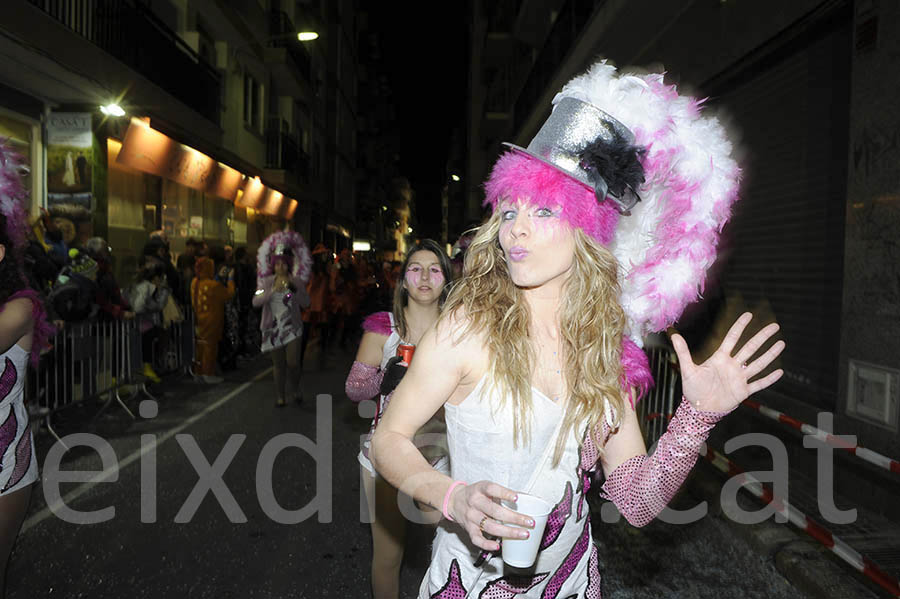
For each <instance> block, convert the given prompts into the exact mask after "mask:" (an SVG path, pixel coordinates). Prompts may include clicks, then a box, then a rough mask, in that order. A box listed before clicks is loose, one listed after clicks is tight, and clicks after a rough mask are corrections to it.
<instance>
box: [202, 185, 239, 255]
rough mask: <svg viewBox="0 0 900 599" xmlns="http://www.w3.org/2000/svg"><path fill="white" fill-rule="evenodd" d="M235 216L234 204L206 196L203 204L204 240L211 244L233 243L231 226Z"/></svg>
mask: <svg viewBox="0 0 900 599" xmlns="http://www.w3.org/2000/svg"><path fill="white" fill-rule="evenodd" d="M233 216H234V204H232V203H231V202H227V201H225V200H221V199H219V198H215V197H212V196H206V198H205V201H204V202H203V238H204V239H206V240H207V241H209V242H210V244H218V245H225V244H227V243H231V228H230V225H231V221H232V218H233Z"/></svg>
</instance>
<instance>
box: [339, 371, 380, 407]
mask: <svg viewBox="0 0 900 599" xmlns="http://www.w3.org/2000/svg"><path fill="white" fill-rule="evenodd" d="M383 376H384V372H383V371H382V370H381V369H380V368H378V367H377V366H371V365H369V364H363V363H362V362H359V361H354V362H353V366H351V367H350V374H348V375H347V382H346V383H344V391H346V392H347V397H349V398H350V400H351V401H353V402H357V403H358V402H361V401H363V400H366V399H372V398H373V397H377V396H378V390H379V389H381V379H382V377H383Z"/></svg>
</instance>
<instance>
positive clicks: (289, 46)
mask: <svg viewBox="0 0 900 599" xmlns="http://www.w3.org/2000/svg"><path fill="white" fill-rule="evenodd" d="M269 33H270V35H271V37H272V40H271V41H269V46H270V47H272V48H284V49H285V50H287V53H288V55H290V57H291V59H292V60H293V61H294V64H295V65H296V66H297V70H299V71H300V74H301V75H303V78H304V79H306V81H307V82H308V81H310V72H311V71H312V61H311V59H310V56H309V53H308V52H307V51H306V48H304V47H303V44H301V43H300V42H299V41H297V38H296V37H294V34H296V33H297V30H296V29H295V28H294V23H293V22H292V21H291V18H290V17H289V16H288V15H287V13H285V12H284V11H280V10H273V11H271V12H270V13H269Z"/></svg>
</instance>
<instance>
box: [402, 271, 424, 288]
mask: <svg viewBox="0 0 900 599" xmlns="http://www.w3.org/2000/svg"><path fill="white" fill-rule="evenodd" d="M406 282H407V283H408V284H410V285H412V286H413V287H418V286H419V283H421V282H422V269H421V268H419V267H418V266H413V267H410V268H408V269H407V270H406Z"/></svg>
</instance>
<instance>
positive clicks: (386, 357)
mask: <svg viewBox="0 0 900 599" xmlns="http://www.w3.org/2000/svg"><path fill="white" fill-rule="evenodd" d="M402 272H403V273H404V274H403V280H402V281H400V282H399V283H398V284H397V287H396V289H395V292H394V306H393V310H392V311H391V312H376V313H374V314H371V315H370V316H369V317H368V318H366V320H365V321H364V322H363V330H364V333H363V338H362V341H361V342H360V344H359V351H357V353H356V360H355V361H354V362H353V366H352V367H351V368H350V373H349V374H348V375H347V381H346V383H345V390H346V392H347V396H348V397H349V398H350V399H351V400H352V401H356V402H359V401H364V400H367V399H372V398H377V400H378V403H377V406H376V408H375V417H374V418H373V419H372V425H371V427H370V428H369V434H368V435H367V437H366V440H365V441H364V442H363V447H362V448H361V451H360V453H359V456H358V460H359V463H360V475H361V477H362V481H363V487H364V489H365V493H366V499H367V501H368V506H369V514H370V517H371V518H372V569H371V575H372V595H373V597H374V599H397V598H398V597H399V596H400V593H399V584H400V564H401V562H402V560H403V549H404V543H405V541H406V521H405V520H404V518H403V513H402V512H401V511H400V506H399V504H398V497H397V489H396V488H394V487H393V486H392V485H391V484H390V483H388V482H387V481H385V480H384V479H383V478H382V477H380V476H378V475H377V473H376V472H375V469H374V468H373V467H372V463H371V462H370V461H369V439H370V438H371V436H372V433H373V431H374V430H375V428H376V426H377V425H378V421H379V420H380V419H381V417H382V416H383V415H384V411H385V409H386V408H387V406H388V404H389V403H390V397H391V393H393V391H394V388H395V387H396V386H397V383H398V382H399V381H400V380H401V379H402V378H403V375H404V374H405V373H406V369H407V366H408V364H407V363H405V362H403V361H401V360H400V358H399V356H398V355H397V348H398V347H399V346H400V345H401V344H404V345H412V346H416V345H417V344H418V343H419V340H420V339H421V338H422V336H423V335H424V334H425V332H426V331H427V330H428V329H430V328H431V327H432V326H433V325H434V323H435V322H436V321H437V319H438V316H439V315H440V313H441V306H443V305H444V300H446V299H447V294H448V292H449V290H450V282H451V280H450V278H451V277H452V270H451V265H450V259H449V258H448V257H447V254H445V253H444V252H443V250H441V247H440V246H439V245H438V244H437V242H435V241H433V240H431V239H424V240H422V241H421V242H419V243H417V244H416V245H414V246H413V247H411V248H410V249H409V251H408V252H407V254H406V260H405V261H404V263H403V267H402ZM443 432H444V425H443V422H442V421H441V418H440V415H437V416H436V417H434V418H432V419H431V420H430V421H429V422H428V423H426V425H425V426H424V427H423V428H422V429H420V430H419V431H418V433H419V436H418V438H419V440H426V441H427V440H428V437H431V440H434V435H437V436H438V439H437V440H439V441H443ZM427 433H430V435H428V437H426V436H425V435H426V434H427ZM422 452H423V455H425V456H426V458H428V460H429V463H432V464H435V465H438V466H439V467H441V466H440V464H442V463H444V462H445V461H446V458H445V455H446V449H445V447H444V446H443V443H439V444H437V445H435V444H433V443H428V447H423V448H422ZM444 468H445V467H444ZM445 470H446V468H445Z"/></svg>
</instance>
